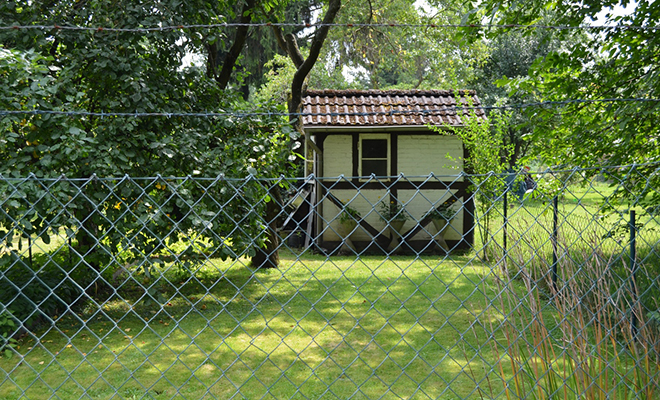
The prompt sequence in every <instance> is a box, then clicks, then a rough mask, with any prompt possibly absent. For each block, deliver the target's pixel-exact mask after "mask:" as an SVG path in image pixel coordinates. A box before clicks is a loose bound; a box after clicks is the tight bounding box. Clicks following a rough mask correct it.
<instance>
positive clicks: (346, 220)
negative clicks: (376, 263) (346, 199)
mask: <svg viewBox="0 0 660 400" xmlns="http://www.w3.org/2000/svg"><path fill="white" fill-rule="evenodd" d="M360 219H362V216H361V215H360V212H359V211H358V210H356V209H355V208H353V207H351V206H349V205H344V207H343V208H342V209H341V211H340V213H339V218H338V220H339V227H338V229H337V233H338V234H339V236H340V237H341V239H342V243H341V247H340V249H339V254H348V253H350V252H351V250H352V251H356V250H355V246H354V245H353V242H352V241H351V234H352V233H353V232H354V231H355V227H356V226H357V223H358V221H359V220H360Z"/></svg>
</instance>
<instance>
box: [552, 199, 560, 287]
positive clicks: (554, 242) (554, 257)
mask: <svg viewBox="0 0 660 400" xmlns="http://www.w3.org/2000/svg"><path fill="white" fill-rule="evenodd" d="M557 214H559V207H558V200H557V196H555V197H554V198H553V199H552V287H553V289H554V290H555V292H557V259H558V257H557V236H558V233H557V220H558V216H557Z"/></svg>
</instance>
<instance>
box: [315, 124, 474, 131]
mask: <svg viewBox="0 0 660 400" xmlns="http://www.w3.org/2000/svg"><path fill="white" fill-rule="evenodd" d="M433 126H435V127H437V128H440V129H445V130H448V129H451V128H461V127H463V126H464V125H462V124H460V125H449V126H442V125H433ZM303 129H305V131H307V132H310V133H314V132H323V133H339V131H360V132H383V131H406V132H412V131H416V132H424V131H430V130H431V129H430V128H429V126H428V125H366V126H365V125H346V126H337V125H318V126H317V125H304V126H303Z"/></svg>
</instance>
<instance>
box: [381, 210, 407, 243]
mask: <svg viewBox="0 0 660 400" xmlns="http://www.w3.org/2000/svg"><path fill="white" fill-rule="evenodd" d="M378 213H379V214H380V218H381V219H382V220H383V221H385V223H386V224H387V228H388V230H389V232H390V239H391V240H390V245H389V246H387V250H388V251H394V250H397V249H398V248H399V238H400V237H401V230H402V229H403V225H404V224H405V223H406V221H407V220H408V219H410V216H409V215H408V213H407V212H406V210H405V209H404V208H403V205H401V204H399V203H397V202H395V201H391V202H390V203H389V204H388V203H386V202H381V203H380V207H379V210H378Z"/></svg>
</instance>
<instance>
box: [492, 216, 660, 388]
mask: <svg viewBox="0 0 660 400" xmlns="http://www.w3.org/2000/svg"><path fill="white" fill-rule="evenodd" d="M513 232H514V235H513V238H512V239H513V240H512V241H511V243H513V245H512V246H511V248H510V250H509V252H508V254H506V255H505V257H504V259H505V260H506V268H501V269H496V271H498V275H497V278H496V279H494V285H496V288H495V289H496V293H498V295H497V296H496V297H495V299H494V301H495V303H494V304H492V305H491V308H490V310H491V312H492V314H493V315H492V317H493V318H490V321H491V326H490V329H491V331H492V332H493V336H497V335H501V336H502V337H503V340H502V341H501V342H496V341H492V346H493V350H494V351H495V353H496V356H497V360H498V362H497V364H496V367H495V370H496V375H497V376H498V377H499V378H500V380H501V381H502V384H503V385H504V392H505V395H506V398H507V399H523V398H524V399H529V398H532V399H551V398H552V399H589V400H591V399H594V400H595V399H619V398H623V399H632V398H634V399H653V398H658V397H659V396H660V390H659V388H658V383H659V379H660V376H659V370H660V358H659V354H660V334H659V333H660V332H659V331H658V329H657V327H656V326H655V325H654V324H651V323H649V321H647V318H646V317H647V315H648V313H649V311H651V310H649V308H648V304H647V306H644V305H643V304H642V302H640V301H639V298H640V293H639V290H640V289H639V285H638V284H634V281H633V280H632V278H631V276H632V274H631V272H632V271H631V270H630V267H629V258H627V257H626V256H625V251H624V250H625V248H622V247H617V246H612V247H610V248H609V249H607V248H606V247H604V246H603V245H602V244H603V238H602V235H600V234H599V233H598V232H596V231H595V230H592V231H591V232H589V231H588V230H584V231H582V233H581V237H580V238H579V239H580V240H579V241H578V240H573V238H569V239H567V237H566V236H563V237H562V236H560V243H557V249H558V253H559V254H558V262H557V273H558V275H557V283H556V284H555V283H554V282H553V281H552V274H551V273H550V271H551V267H552V264H553V261H552V246H551V244H552V243H549V242H548V237H547V236H545V235H546V234H547V233H546V232H547V230H542V229H533V227H531V226H518V227H517V228H516V229H514V230H513ZM516 232H517V233H519V234H518V236H515V233H516ZM544 236H545V237H544ZM521 286H522V288H521ZM503 310H507V312H509V313H508V314H505V313H504V312H503ZM655 310H657V307H656V308H655ZM493 321H499V322H493Z"/></svg>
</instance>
